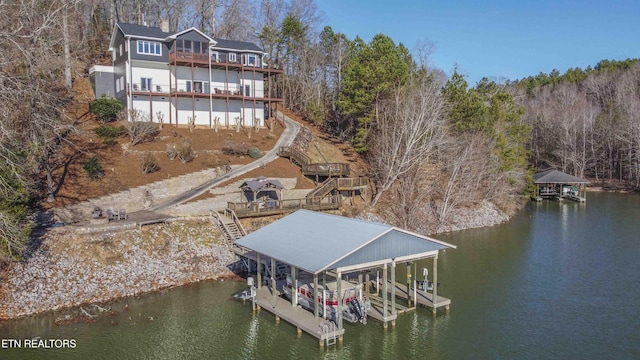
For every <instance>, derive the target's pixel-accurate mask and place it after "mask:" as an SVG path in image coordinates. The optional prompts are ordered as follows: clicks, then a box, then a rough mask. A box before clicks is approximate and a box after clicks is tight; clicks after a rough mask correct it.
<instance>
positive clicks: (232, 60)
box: [229, 53, 237, 63]
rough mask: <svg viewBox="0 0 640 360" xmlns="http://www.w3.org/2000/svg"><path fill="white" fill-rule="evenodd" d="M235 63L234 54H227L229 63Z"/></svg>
mask: <svg viewBox="0 0 640 360" xmlns="http://www.w3.org/2000/svg"><path fill="white" fill-rule="evenodd" d="M236 61H237V59H236V53H229V62H231V63H234V62H236Z"/></svg>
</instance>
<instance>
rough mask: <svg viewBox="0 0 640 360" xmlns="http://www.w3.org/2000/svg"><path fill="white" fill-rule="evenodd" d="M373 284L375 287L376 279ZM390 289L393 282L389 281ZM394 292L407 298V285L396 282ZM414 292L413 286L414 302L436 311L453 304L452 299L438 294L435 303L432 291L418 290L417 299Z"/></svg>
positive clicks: (402, 297)
mask: <svg viewBox="0 0 640 360" xmlns="http://www.w3.org/2000/svg"><path fill="white" fill-rule="evenodd" d="M371 284H372V288H375V285H376V282H375V280H372V281H371ZM388 289H389V290H388V291H389V292H391V282H389V286H388ZM394 293H395V295H396V296H397V297H399V298H401V299H407V286H406V285H404V284H398V283H396V287H395V292H394ZM413 294H414V291H413V288H411V294H410V297H411V301H413V302H414V303H418V304H420V305H423V306H426V307H430V308H431V309H432V310H433V311H434V312H435V310H436V309H438V308H439V307H444V308H445V310H446V311H449V306H450V305H451V299H447V298H446V297H443V296H440V295H437V296H436V301H435V303H434V301H433V294H432V293H429V292H426V291H424V290H416V291H415V294H416V297H417V300H416V299H414V298H413ZM409 309H411V308H409Z"/></svg>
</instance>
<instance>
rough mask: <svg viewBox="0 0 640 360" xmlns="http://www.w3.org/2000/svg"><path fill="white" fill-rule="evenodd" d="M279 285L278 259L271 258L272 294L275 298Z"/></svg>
mask: <svg viewBox="0 0 640 360" xmlns="http://www.w3.org/2000/svg"><path fill="white" fill-rule="evenodd" d="M277 288H278V287H277V286H276V259H274V258H271V296H273V297H274V298H275V297H276V296H277V294H276V291H277Z"/></svg>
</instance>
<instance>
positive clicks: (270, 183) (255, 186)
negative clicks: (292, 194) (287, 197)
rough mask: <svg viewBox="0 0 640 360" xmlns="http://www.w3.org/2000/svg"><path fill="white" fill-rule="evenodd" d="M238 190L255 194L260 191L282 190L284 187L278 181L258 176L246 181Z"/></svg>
mask: <svg viewBox="0 0 640 360" xmlns="http://www.w3.org/2000/svg"><path fill="white" fill-rule="evenodd" d="M240 188H241V189H243V190H250V191H253V192H256V191H260V190H270V189H284V186H282V184H281V183H280V181H278V180H271V179H267V178H265V177H264V176H260V177H258V178H256V179H254V180H246V181H245V182H243V183H242V185H240Z"/></svg>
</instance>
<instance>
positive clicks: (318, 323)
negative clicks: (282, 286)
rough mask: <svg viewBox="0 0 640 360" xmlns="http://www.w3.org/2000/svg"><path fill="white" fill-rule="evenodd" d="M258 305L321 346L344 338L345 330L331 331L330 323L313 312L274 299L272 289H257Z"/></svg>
mask: <svg viewBox="0 0 640 360" xmlns="http://www.w3.org/2000/svg"><path fill="white" fill-rule="evenodd" d="M256 303H257V305H258V306H259V307H260V309H263V310H265V311H268V312H270V313H272V314H274V315H275V316H276V321H278V320H279V319H282V320H284V321H286V322H288V323H290V324H291V325H293V326H295V327H296V328H297V329H298V332H300V331H304V332H305V333H307V334H309V335H311V336H313V337H315V338H317V339H318V340H320V344H321V345H322V344H324V342H326V341H327V340H328V339H332V338H333V339H335V338H342V336H343V335H344V329H337V328H336V329H335V330H334V331H330V330H329V329H330V327H329V324H328V321H326V320H324V319H322V318H316V317H315V316H314V315H313V313H312V312H310V311H308V310H305V309H303V308H301V307H299V306H292V305H291V302H289V301H287V300H285V299H283V298H281V297H279V296H278V294H276V296H275V297H274V296H273V294H272V293H271V289H269V288H267V287H261V288H259V289H256Z"/></svg>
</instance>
